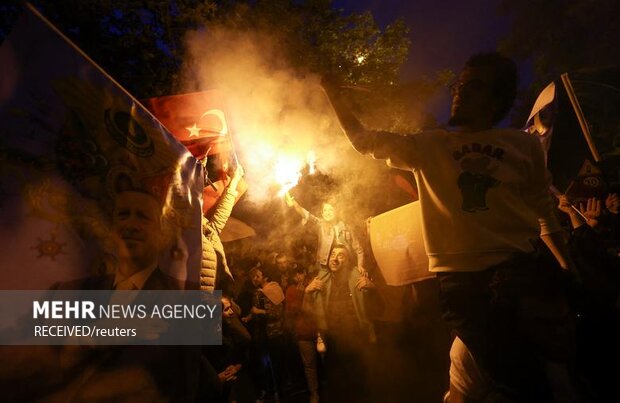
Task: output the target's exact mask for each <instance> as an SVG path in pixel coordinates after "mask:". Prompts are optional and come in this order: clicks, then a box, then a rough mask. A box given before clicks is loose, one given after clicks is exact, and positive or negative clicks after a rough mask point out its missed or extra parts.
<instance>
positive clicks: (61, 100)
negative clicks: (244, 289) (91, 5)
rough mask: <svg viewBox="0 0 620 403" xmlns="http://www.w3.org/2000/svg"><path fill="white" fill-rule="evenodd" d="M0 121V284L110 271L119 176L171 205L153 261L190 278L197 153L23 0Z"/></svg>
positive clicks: (2, 82)
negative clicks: (158, 252)
mask: <svg viewBox="0 0 620 403" xmlns="http://www.w3.org/2000/svg"><path fill="white" fill-rule="evenodd" d="M0 131H1V134H0V155H2V158H0V164H1V165H0V205H1V208H0V220H1V221H2V225H1V226H0V244H1V245H2V253H1V254H0V268H2V270H0V288H4V289H44V288H47V287H49V286H50V285H51V284H52V283H54V282H57V281H64V280H69V279H73V278H76V277H83V276H85V275H92V274H101V272H103V271H111V270H112V269H111V267H112V266H113V265H114V263H115V253H116V251H115V250H114V249H113V247H112V242H111V239H110V228H109V221H110V214H111V209H112V206H113V204H114V197H115V193H116V192H117V191H119V190H121V189H123V188H134V189H135V188H137V189H140V190H142V191H144V192H147V193H150V194H151V195H153V196H154V197H156V198H157V199H159V200H160V201H161V202H162V203H163V204H164V205H165V211H168V212H172V214H168V215H167V216H166V217H165V218H166V221H167V223H168V224H169V225H168V226H167V228H168V231H167V234H166V240H167V241H168V243H167V248H165V249H164V250H163V251H162V259H161V260H160V262H161V264H160V265H161V268H162V270H166V271H168V272H170V273H172V274H174V275H177V276H178V277H182V278H185V277H189V278H190V279H194V280H197V279H198V269H199V267H200V255H201V249H200V248H201V246H200V245H201V243H200V236H201V231H200V222H201V221H200V220H201V218H200V214H201V211H200V204H199V201H200V198H201V193H202V188H203V181H202V179H201V178H202V168H201V167H200V164H198V163H197V161H196V160H195V159H194V158H193V157H192V155H191V154H190V153H189V152H188V151H187V149H186V148H185V147H184V146H183V145H182V144H180V143H179V142H178V141H177V140H176V139H175V138H174V137H173V136H171V135H170V134H169V133H168V132H167V131H166V129H165V128H164V127H162V125H161V124H160V123H159V122H158V121H157V119H155V118H154V117H153V116H152V115H151V114H150V113H149V112H148V110H146V109H145V108H144V107H143V106H142V105H141V104H140V103H139V102H138V101H137V100H136V99H135V98H133V97H132V96H131V95H130V94H129V93H128V92H127V91H125V90H124V89H123V88H122V87H121V86H120V85H119V84H118V83H116V82H115V81H114V80H113V79H112V78H111V77H109V76H108V75H107V74H106V73H105V72H104V71H103V70H102V69H101V68H100V67H98V66H97V65H96V64H95V63H94V62H93V61H92V60H90V59H89V58H88V57H87V56H86V55H85V54H84V53H83V52H82V51H81V50H80V49H79V48H77V47H76V46H75V45H74V44H73V43H71V42H70V41H69V40H68V39H67V38H66V37H65V36H63V35H62V34H61V33H60V32H59V31H58V30H57V29H56V28H54V27H53V26H52V25H51V24H50V23H49V22H48V21H47V20H45V18H43V17H42V16H41V15H40V14H39V13H38V12H37V11H36V10H35V9H34V8H32V7H31V6H30V5H28V6H27V7H26V10H25V12H24V14H23V15H22V16H21V18H20V20H19V21H18V23H17V24H16V26H15V28H14V30H13V31H12V33H11V34H10V36H9V37H8V38H7V39H6V40H5V41H4V43H3V44H2V47H1V48H0ZM179 244H182V245H184V248H183V251H184V252H183V253H179V252H178V248H177V245H179Z"/></svg>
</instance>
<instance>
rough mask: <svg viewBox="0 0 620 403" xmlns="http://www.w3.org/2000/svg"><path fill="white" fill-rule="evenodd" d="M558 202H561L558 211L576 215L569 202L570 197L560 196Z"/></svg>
mask: <svg viewBox="0 0 620 403" xmlns="http://www.w3.org/2000/svg"><path fill="white" fill-rule="evenodd" d="M558 200H559V204H558V209H559V210H560V211H561V212H563V213H566V214H568V215H571V214H576V212H575V210H573V208H572V207H571V204H570V202H569V201H568V197H566V195H561V196H559V197H558Z"/></svg>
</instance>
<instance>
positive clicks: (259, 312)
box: [250, 306, 267, 315]
mask: <svg viewBox="0 0 620 403" xmlns="http://www.w3.org/2000/svg"><path fill="white" fill-rule="evenodd" d="M250 312H252V315H265V314H266V313H267V311H266V310H264V309H260V308H257V307H255V306H253V307H252V309H251V310H250Z"/></svg>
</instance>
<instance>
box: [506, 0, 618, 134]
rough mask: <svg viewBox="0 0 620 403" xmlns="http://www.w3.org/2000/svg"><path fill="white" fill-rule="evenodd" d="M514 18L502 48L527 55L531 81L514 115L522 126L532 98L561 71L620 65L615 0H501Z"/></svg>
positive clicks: (514, 53) (517, 54)
mask: <svg viewBox="0 0 620 403" xmlns="http://www.w3.org/2000/svg"><path fill="white" fill-rule="evenodd" d="M502 9H503V12H504V13H506V14H508V15H510V16H511V17H512V19H513V24H512V30H511V32H510V34H509V35H508V37H507V38H506V39H505V40H504V41H503V42H502V43H501V45H500V50H502V51H504V52H505V53H507V54H508V55H510V56H513V57H515V58H518V59H523V60H526V59H530V60H531V61H532V62H533V65H534V73H535V81H534V83H533V84H532V85H531V86H530V88H528V89H527V90H526V91H525V93H524V94H522V96H521V99H520V107H519V108H518V109H517V112H516V114H515V115H514V121H515V123H519V124H521V125H522V124H523V123H524V122H525V119H526V118H527V115H528V113H529V110H530V108H531V106H532V104H533V102H534V100H535V99H536V96H537V95H538V93H539V92H540V90H542V89H543V88H544V86H545V85H547V84H548V83H549V82H550V81H552V80H554V79H556V78H557V77H558V76H559V75H560V74H562V73H564V72H569V71H573V70H576V69H581V68H591V67H603V66H609V65H620V52H619V51H618V49H620V2H618V1H617V0H524V1H509V0H504V2H503V4H502Z"/></svg>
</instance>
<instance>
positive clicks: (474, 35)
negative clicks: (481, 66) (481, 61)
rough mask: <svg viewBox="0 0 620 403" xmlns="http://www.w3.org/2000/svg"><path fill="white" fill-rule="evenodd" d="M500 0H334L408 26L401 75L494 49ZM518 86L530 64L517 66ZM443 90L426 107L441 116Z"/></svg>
mask: <svg viewBox="0 0 620 403" xmlns="http://www.w3.org/2000/svg"><path fill="white" fill-rule="evenodd" d="M500 3H501V0H468V1H462V0H443V1H438V0H336V1H334V7H336V8H341V9H343V10H344V12H345V14H346V13H351V12H364V11H371V12H372V14H373V16H374V17H375V20H376V21H377V23H378V24H379V25H380V26H381V27H384V26H385V25H387V24H390V23H391V22H393V21H395V20H396V19H397V18H400V17H402V18H403V19H404V21H405V23H406V24H407V26H408V27H409V28H410V33H409V37H410V39H411V51H410V56H409V60H408V61H407V63H406V64H405V66H404V68H403V72H402V77H403V79H405V80H407V79H413V78H416V77H419V76H421V75H426V76H431V77H432V76H433V74H434V72H436V71H438V70H442V69H451V70H453V71H455V72H458V71H459V70H460V68H461V67H462V66H463V64H464V63H465V61H466V60H467V58H468V57H469V56H470V55H472V54H474V53H478V52H488V51H493V50H495V49H496V48H497V44H498V42H499V41H500V40H501V39H502V38H503V37H504V36H505V35H506V34H507V33H508V31H509V29H510V24H511V22H510V18H508V17H507V16H505V15H502V14H500V12H499V6H500ZM520 71H521V72H520V73H521V74H520V75H521V86H522V87H524V86H526V85H527V84H528V83H529V81H531V73H530V69H529V68H528V66H527V65H525V64H522V65H521V66H520ZM448 105H449V99H448V96H447V92H446V93H445V94H442V95H441V97H440V98H439V99H438V100H436V103H435V104H434V105H433V106H432V109H431V111H432V112H433V113H434V114H435V115H436V116H437V117H438V119H439V120H440V121H445V120H446V119H447V115H448V113H449V106H448Z"/></svg>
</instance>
